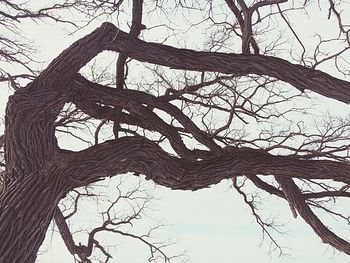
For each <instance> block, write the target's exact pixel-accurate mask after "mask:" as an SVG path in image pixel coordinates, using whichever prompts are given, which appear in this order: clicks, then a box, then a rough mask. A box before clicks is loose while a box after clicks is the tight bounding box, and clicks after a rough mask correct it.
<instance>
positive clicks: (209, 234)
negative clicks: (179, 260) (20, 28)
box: [0, 10, 350, 263]
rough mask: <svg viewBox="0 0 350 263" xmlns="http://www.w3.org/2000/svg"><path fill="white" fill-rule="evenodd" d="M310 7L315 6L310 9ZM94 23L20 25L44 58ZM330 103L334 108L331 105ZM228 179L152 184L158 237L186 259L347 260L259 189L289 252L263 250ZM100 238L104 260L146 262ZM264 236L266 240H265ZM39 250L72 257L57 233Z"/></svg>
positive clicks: (125, 244)
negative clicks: (69, 30) (107, 252)
mask: <svg viewBox="0 0 350 263" xmlns="http://www.w3.org/2000/svg"><path fill="white" fill-rule="evenodd" d="M315 12H316V13H317V12H318V11H316V10H315ZM318 15H319V14H318V13H317V16H318ZM323 15H324V14H323ZM299 22H300V23H301V25H300V27H303V25H302V23H303V22H302V21H299ZM308 23H310V22H308ZM312 23H316V24H317V22H315V20H312ZM99 24H100V22H97V23H93V24H92V25H90V26H89V27H88V28H87V29H86V30H83V31H81V32H78V33H77V34H75V35H73V36H71V37H68V36H67V35H65V31H63V30H62V29H61V28H60V27H59V26H57V25H53V24H52V23H51V22H49V23H48V24H46V25H45V24H42V23H39V24H37V25H35V24H28V25H24V27H25V33H26V35H27V36H28V38H29V39H33V40H34V41H35V43H36V45H38V47H39V50H40V53H39V54H38V56H39V57H40V58H41V59H45V60H46V61H47V62H49V61H50V60H52V59H53V58H54V57H56V56H57V55H58V54H59V53H60V52H61V51H62V50H63V49H65V48H66V47H68V46H69V45H70V44H71V43H72V42H73V41H74V40H76V39H78V38H79V37H81V36H83V35H85V34H86V33H88V32H90V31H91V30H93V29H94V27H97V26H98V25H99ZM124 26H125V25H124ZM326 31H327V30H326V28H325V32H326ZM301 32H304V34H305V36H306V35H307V34H308V33H307V31H301ZM155 39H157V37H154V40H153V41H155ZM9 94H10V92H9V91H8V89H7V88H6V87H5V86H2V87H1V89H0V110H1V112H2V113H3V112H4V105H5V104H6V99H7V96H8V95H9ZM325 103H327V104H324V106H326V107H327V108H329V109H330V110H331V111H335V112H337V113H339V114H340V115H346V114H348V112H349V109H348V106H345V105H344V104H336V103H334V104H333V102H331V100H325ZM333 105H334V107H336V110H334V107H333ZM323 110H324V108H323ZM1 129H3V126H1ZM67 144H69V142H67ZM130 180H134V179H130ZM229 185H230V183H229V181H225V182H222V183H220V184H219V185H216V186H212V187H211V188H210V189H204V190H200V191H197V192H185V191H170V190H169V189H165V188H163V187H156V189H155V190H154V194H155V196H157V197H158V198H159V199H158V200H155V201H154V202H153V204H154V207H153V209H154V210H153V211H151V212H150V214H149V215H150V216H151V217H152V218H156V219H157V220H159V221H161V222H163V223H167V224H168V225H167V226H166V227H165V228H164V229H163V230H162V231H161V232H160V234H159V235H160V237H165V238H173V239H175V240H176V239H177V240H178V241H177V244H176V245H175V246H174V248H173V249H174V250H170V251H182V250H186V255H187V258H188V260H189V262H193V263H209V262H210V263H211V262H221V263H228V262H246V263H253V262H260V263H267V262H271V263H277V262H286V263H299V262H300V263H302V262H318V263H331V262H344V263H345V262H348V261H349V258H348V256H346V255H344V254H340V253H339V252H337V251H334V250H333V249H332V248H330V247H328V246H325V245H323V244H322V243H321V241H320V239H319V238H318V237H317V236H316V235H315V234H314V233H313V231H312V230H311V229H310V227H309V226H307V225H306V224H305V223H304V222H303V221H302V220H301V219H300V218H298V219H293V218H292V216H291V213H290V211H289V208H288V206H287V204H286V203H285V202H280V201H277V200H275V199H274V198H273V197H270V196H267V195H263V197H264V200H263V201H264V202H265V205H264V206H263V207H264V210H263V211H262V213H263V214H265V215H269V214H271V215H272V216H278V218H279V220H280V221H279V222H281V223H285V224H286V225H285V227H284V228H282V230H284V231H286V234H285V236H277V237H278V240H279V241H280V242H281V245H284V246H286V247H288V249H286V250H285V252H286V253H289V255H288V256H285V257H278V255H276V254H274V253H272V254H269V253H268V243H266V242H265V243H264V242H263V243H262V245H261V239H262V233H261V230H260V228H259V227H258V225H257V224H256V223H255V222H254V218H253V216H252V215H251V213H250V210H249V209H248V207H247V206H246V205H245V204H243V202H242V198H241V197H240V196H239V195H238V194H237V193H236V192H235V191H234V190H230V189H229ZM86 207H87V208H88V209H93V205H91V206H89V205H86ZM343 209H344V210H345V211H346V210H348V211H350V206H349V204H346V205H345V204H344V207H343ZM93 213H94V211H89V210H87V211H85V214H86V217H87V218H88V217H89V215H90V214H93ZM338 230H339V229H338ZM338 233H341V232H338ZM344 237H346V238H348V240H349V239H350V235H349V229H344ZM105 239H106V240H107V241H108V242H112V243H114V242H115V244H117V249H116V250H115V251H113V250H112V251H113V252H112V254H113V255H114V259H112V260H111V261H110V262H128V263H139V262H146V259H147V255H148V254H147V253H148V250H147V249H148V248H146V247H144V246H139V245H138V243H137V242H134V241H133V242H131V241H130V240H126V239H113V237H111V236H106V237H105ZM49 240H52V242H51V248H48V246H47V244H48V241H49ZM266 240H267V239H266ZM267 242H269V241H268V240H267ZM42 251H43V254H42V255H40V256H39V257H38V262H56V263H65V262H74V261H73V259H72V256H71V255H70V254H69V253H68V252H67V249H66V248H65V246H64V244H63V243H62V241H61V240H60V239H59V238H58V235H57V233H56V234H55V235H53V236H48V238H47V240H46V241H45V243H44V245H43V247H42ZM44 251H45V252H44ZM170 254H171V253H170Z"/></svg>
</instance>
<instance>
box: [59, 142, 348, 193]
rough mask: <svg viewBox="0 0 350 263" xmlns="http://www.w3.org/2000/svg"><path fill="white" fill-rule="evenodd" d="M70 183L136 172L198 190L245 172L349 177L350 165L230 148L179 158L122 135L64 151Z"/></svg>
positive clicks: (158, 182) (283, 175) (77, 183)
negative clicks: (199, 156)
mask: <svg viewBox="0 0 350 263" xmlns="http://www.w3.org/2000/svg"><path fill="white" fill-rule="evenodd" d="M63 159H64V160H65V161H64V163H65V168H64V169H65V170H66V174H70V175H71V176H70V178H69V180H71V186H72V187H79V186H82V185H86V184H87V183H91V182H94V181H97V180H100V179H102V178H103V177H107V176H113V175H116V174H119V173H126V172H134V173H136V174H137V175H138V174H140V173H141V174H144V175H146V178H148V179H152V180H153V181H154V182H156V183H157V184H160V185H163V186H166V187H169V188H172V189H183V190H197V189H201V188H205V187H209V186H210V185H213V184H217V183H219V182H220V181H221V180H223V179H228V178H232V177H236V176H242V175H246V174H248V175H257V174H260V175H278V176H282V177H287V178H293V177H295V178H304V179H332V180H335V181H346V182H349V181H350V175H349V172H348V171H349V168H350V165H349V164H345V163H340V162H334V161H322V160H319V161H315V160H299V159H298V158H295V157H285V156H274V155H271V154H268V153H265V152H263V151H261V150H253V149H248V148H241V149H239V148H234V147H230V148H228V149H225V150H224V153H223V154H221V155H219V156H216V157H212V158H209V159H205V160H199V161H190V160H186V159H180V158H176V157H174V156H171V155H170V154H168V153H167V152H165V151H163V149H162V148H161V147H160V146H158V145H157V144H156V143H153V142H151V141H149V140H147V139H145V138H142V137H123V138H120V139H118V140H112V141H106V142H104V143H102V144H99V145H95V146H92V147H90V148H88V149H86V150H83V151H80V152H75V153H70V154H69V155H68V156H64V157H63Z"/></svg>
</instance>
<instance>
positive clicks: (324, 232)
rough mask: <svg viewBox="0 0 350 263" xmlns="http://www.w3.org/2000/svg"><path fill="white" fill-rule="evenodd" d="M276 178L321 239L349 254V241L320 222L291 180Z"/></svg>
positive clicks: (294, 205)
mask: <svg viewBox="0 0 350 263" xmlns="http://www.w3.org/2000/svg"><path fill="white" fill-rule="evenodd" d="M276 180H277V182H278V183H279V184H280V185H281V187H282V189H283V192H284V193H285V194H286V196H287V199H288V200H289V202H291V203H292V205H293V207H294V208H295V209H296V210H297V211H298V213H299V215H300V216H301V217H302V218H303V219H304V220H305V222H306V223H308V224H309V225H310V226H311V228H312V229H313V230H314V231H315V233H316V234H317V235H318V236H319V237H320V238H321V239H322V241H323V242H324V243H326V244H329V245H331V246H333V247H335V248H336V249H338V250H339V251H343V252H344V253H346V254H348V255H350V243H349V242H347V241H346V240H344V239H342V238H340V237H338V236H337V235H336V234H335V233H334V232H332V231H331V230H329V229H328V228H327V227H326V226H325V225H324V224H323V223H322V222H321V220H320V219H319V218H318V217H317V216H316V215H315V214H314V212H313V211H312V210H311V208H310V207H309V206H308V205H307V204H306V203H305V200H304V198H303V196H302V193H301V192H300V189H299V188H298V186H297V185H296V184H295V183H294V182H293V180H292V179H291V178H285V177H276Z"/></svg>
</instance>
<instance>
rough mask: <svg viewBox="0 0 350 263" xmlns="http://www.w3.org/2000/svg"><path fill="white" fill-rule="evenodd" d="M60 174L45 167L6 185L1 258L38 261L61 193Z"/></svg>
mask: <svg viewBox="0 0 350 263" xmlns="http://www.w3.org/2000/svg"><path fill="white" fill-rule="evenodd" d="M58 175H59V173H57V172H55V171H53V170H52V169H43V170H42V171H40V172H39V173H32V174H29V175H28V176H26V177H24V178H18V179H17V180H14V181H12V182H11V183H9V184H8V185H7V186H6V188H5V189H4V191H3V192H2V194H1V196H0V233H1V242H0V262H10V263H16V262H18V263H24V262H26V263H29V262H35V259H36V256H37V253H38V250H39V247H40V245H41V244H42V242H43V240H44V238H45V234H46V231H47V228H48V226H49V224H50V221H51V219H52V217H53V213H54V211H55V208H56V206H57V204H58V202H59V200H60V198H61V197H62V191H61V190H60V189H62V188H63V185H62V182H63V180H61V179H60V178H63V177H62V176H58ZM57 178H58V179H57Z"/></svg>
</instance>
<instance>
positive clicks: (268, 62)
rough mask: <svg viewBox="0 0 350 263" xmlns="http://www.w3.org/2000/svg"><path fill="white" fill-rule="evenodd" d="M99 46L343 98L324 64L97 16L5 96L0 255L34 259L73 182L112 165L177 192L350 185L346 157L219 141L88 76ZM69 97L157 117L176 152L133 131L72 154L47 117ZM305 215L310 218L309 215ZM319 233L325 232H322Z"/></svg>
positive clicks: (148, 99) (140, 97)
mask: <svg viewBox="0 0 350 263" xmlns="http://www.w3.org/2000/svg"><path fill="white" fill-rule="evenodd" d="M103 50H113V51H117V52H121V53H123V54H126V55H127V56H129V57H131V58H133V59H137V60H139V61H143V62H149V63H155V64H158V65H164V66H167V67H172V68H176V69H183V70H195V71H217V72H222V73H229V74H238V75H247V74H258V75H268V76H271V77H274V78H277V79H280V80H282V81H285V82H287V83H289V84H291V85H293V86H294V87H296V88H298V89H300V90H305V89H310V90H312V91H315V92H318V93H320V94H322V95H325V96H327V97H330V98H334V99H337V100H339V101H343V102H346V103H349V102H350V83H349V82H346V81H343V80H340V79H336V78H334V77H332V76H330V75H328V74H326V73H324V72H321V71H317V70H313V69H310V68H306V67H302V66H299V65H294V64H292V63H289V62H287V61H285V60H282V59H279V58H275V57H268V56H260V55H237V54H223V53H210V52H197V51H193V50H184V49H177V48H173V47H169V46H165V45H160V44H155V43H146V42H144V41H141V40H138V39H136V38H134V37H131V36H129V35H128V34H126V33H124V32H122V31H120V30H119V29H118V28H116V27H115V26H114V25H112V24H110V23H104V24H103V25H102V26H101V27H100V28H98V29H96V30H95V31H94V32H92V33H91V34H89V35H87V36H86V37H84V38H82V39H81V40H79V41H77V42H76V43H74V44H73V45H72V46H71V47H69V48H68V49H67V50H65V51H64V52H63V53H62V54H61V55H60V56H59V57H57V58H56V59H55V60H54V61H53V62H52V63H51V64H50V65H49V66H48V68H47V69H46V70H44V71H43V72H42V74H40V76H39V77H38V78H37V79H36V80H34V81H33V82H32V83H30V84H29V85H28V86H27V87H26V88H24V89H20V90H17V91H16V92H15V94H14V95H13V96H11V98H10V99H9V102H8V106H7V110H6V119H5V126H6V127H5V159H6V176H5V185H4V190H3V191H2V193H1V196H0V235H1V237H2V238H1V239H2V242H1V243H0V261H1V262H34V261H35V258H36V254H37V251H38V249H39V246H40V244H41V242H42V241H43V239H44V236H45V232H46V230H47V227H48V225H49V222H50V220H51V218H52V216H53V213H54V211H55V209H56V205H57V203H58V202H59V200H60V198H61V197H62V196H63V195H64V194H65V193H66V192H67V191H69V190H71V189H73V188H74V187H79V186H85V185H88V184H89V183H92V182H95V181H97V180H101V179H103V178H104V177H106V176H113V175H117V174H119V173H124V172H134V173H135V174H136V175H138V174H139V173H142V174H145V175H146V177H147V178H149V179H152V180H154V181H155V182H156V183H157V184H161V185H164V186H167V187H170V188H172V189H184V190H196V189H200V188H204V187H209V186H210V185H211V184H216V183H218V182H220V181H221V180H223V179H226V178H232V177H235V176H241V175H245V174H247V175H249V176H252V175H257V174H262V175H270V174H272V175H276V176H280V177H281V178H292V177H295V178H305V179H332V180H335V181H342V182H346V183H349V181H350V177H349V164H346V163H341V162H335V161H322V160H301V159H298V158H297V157H295V158H292V157H283V156H273V155H270V154H267V153H266V152H264V151H259V150H252V149H238V148H227V149H221V147H219V146H218V145H217V144H216V143H215V141H214V140H213V139H212V138H211V137H209V136H208V135H207V134H205V133H204V132H202V131H201V130H200V129H199V128H198V127H197V126H196V125H195V124H194V123H193V122H192V121H191V120H190V119H189V118H188V117H187V116H186V115H185V114H183V113H182V112H181V111H180V110H179V109H178V108H176V107H175V106H174V105H172V104H170V103H168V102H166V101H164V100H163V99H157V98H155V97H153V96H151V95H149V94H146V93H142V92H136V91H127V90H117V89H111V88H109V87H104V86H101V85H97V84H93V83H91V82H89V81H87V80H86V79H84V78H83V77H81V76H80V75H79V74H78V71H79V70H80V68H81V67H83V66H84V65H86V63H87V62H88V61H90V60H91V59H92V58H93V57H94V56H96V55H97V54H98V53H100V52H102V51H103ZM71 101H73V102H74V103H76V105H77V106H78V107H80V108H81V109H82V110H83V111H85V112H87V113H91V115H96V116H98V115H105V114H107V115H108V112H109V110H111V109H112V108H113V107H122V108H126V109H128V110H129V111H130V112H131V113H132V114H133V115H135V116H136V117H135V118H133V119H132V120H133V121H136V122H137V121H139V120H140V119H141V120H142V119H148V120H149V125H153V126H156V124H159V127H158V130H157V131H159V132H160V133H163V134H164V135H165V136H166V137H167V138H168V139H169V140H170V141H171V144H172V146H173V148H174V149H175V150H176V151H177V154H178V155H179V156H180V157H181V158H178V157H174V156H171V155H169V154H168V153H166V152H165V151H164V150H162V149H161V148H160V147H159V146H158V145H156V144H155V143H153V142H151V141H148V140H147V139H145V138H138V137H132V138H130V137H125V138H120V139H118V140H113V141H108V142H105V143H102V144H99V145H96V146H94V147H91V148H89V149H87V150H84V151H80V152H77V153H75V152H68V151H64V152H63V151H61V150H60V149H59V148H58V146H57V143H56V138H55V134H54V133H55V125H54V121H55V119H56V118H57V116H58V114H59V112H60V110H62V108H63V106H64V103H66V102H71ZM144 104H146V105H148V106H150V107H154V108H158V109H160V110H164V111H166V112H167V113H168V114H170V115H172V116H173V117H174V118H176V119H177V120H178V121H179V123H180V124H181V125H182V126H183V127H184V129H185V130H186V131H188V132H189V133H191V134H192V135H193V136H194V138H195V139H196V140H197V141H198V142H200V143H201V144H202V145H205V146H206V147H207V148H208V149H207V150H206V151H203V150H202V151H190V150H189V149H187V148H186V146H185V145H184V144H183V142H182V140H181V138H180V137H179V136H178V135H176V134H175V133H174V132H173V131H171V130H170V127H169V125H167V124H166V123H165V122H162V120H161V119H160V118H157V116H155V115H154V113H153V112H152V111H150V110H147V109H145V108H144V106H143V105H144ZM101 105H105V106H101ZM101 109H102V113H101V112H99V111H100V110H101ZM198 158H200V159H202V160H197V159H198ZM284 192H285V194H286V195H287V194H288V193H287V191H284ZM305 220H306V221H307V222H308V223H309V224H310V225H311V226H313V224H312V222H311V221H310V220H308V219H307V218H306V219H305ZM317 234H319V235H323V234H324V231H321V232H317ZM326 235H327V233H326ZM327 240H328V239H327ZM333 241H334V240H333V239H331V240H328V241H327V242H328V243H329V244H331V245H332V246H334V247H336V248H338V249H340V250H342V251H344V252H345V253H349V249H347V248H344V247H349V244H348V243H347V242H346V241H344V242H346V243H343V244H342V246H338V245H337V244H336V242H337V240H335V241H334V242H335V243H334V242H333Z"/></svg>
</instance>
